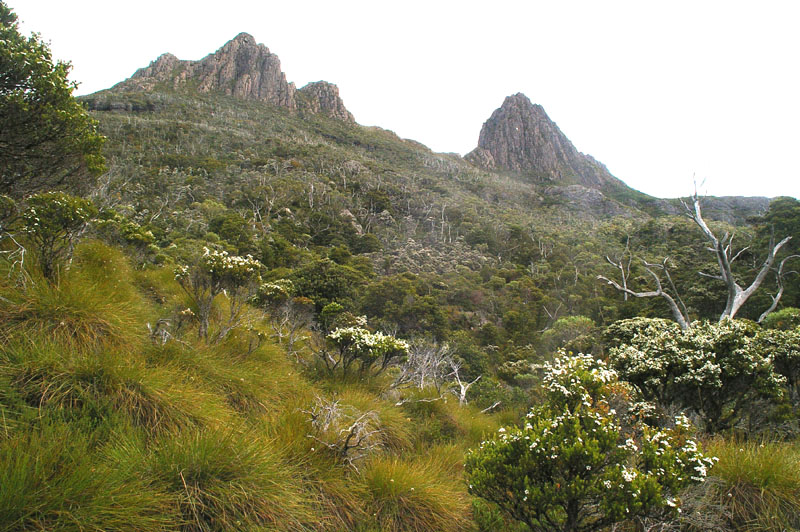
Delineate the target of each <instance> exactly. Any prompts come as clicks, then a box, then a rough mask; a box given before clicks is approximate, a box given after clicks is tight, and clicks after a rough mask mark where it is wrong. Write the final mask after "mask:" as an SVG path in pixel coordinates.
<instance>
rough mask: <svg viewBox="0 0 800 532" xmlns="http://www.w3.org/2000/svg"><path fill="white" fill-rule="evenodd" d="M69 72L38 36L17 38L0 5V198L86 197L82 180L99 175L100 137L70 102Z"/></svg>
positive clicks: (13, 17) (11, 15)
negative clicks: (67, 193)
mask: <svg viewBox="0 0 800 532" xmlns="http://www.w3.org/2000/svg"><path fill="white" fill-rule="evenodd" d="M69 69H70V65H69V63H64V62H61V61H56V62H54V61H53V58H52V54H51V53H50V48H49V47H48V46H47V44H46V43H44V42H43V41H42V40H41V38H40V37H39V36H38V35H36V34H33V35H31V36H30V37H27V38H26V37H24V36H23V35H21V34H20V33H19V27H18V23H17V16H16V15H15V14H14V12H13V11H12V10H11V9H10V8H9V7H8V6H7V5H6V3H5V2H0V72H2V76H0V193H5V194H10V195H12V196H16V197H22V196H24V195H26V194H30V193H33V192H39V191H41V190H48V189H53V188H57V187H62V186H67V187H69V188H70V189H72V190H77V191H86V190H88V188H89V187H88V185H89V182H88V180H87V177H89V176H97V175H99V174H100V173H102V171H103V170H104V158H103V156H102V154H101V152H100V149H101V147H102V145H103V141H104V137H102V136H101V135H100V134H99V133H98V132H97V122H96V121H95V120H93V119H91V118H90V117H89V115H88V114H87V112H86V110H85V109H84V108H83V106H82V105H81V104H79V103H78V102H77V101H76V100H75V99H74V98H73V97H72V91H73V90H74V89H75V88H76V87H77V84H75V83H74V82H70V81H68V80H67V74H68V73H69Z"/></svg>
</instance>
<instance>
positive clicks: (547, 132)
mask: <svg viewBox="0 0 800 532" xmlns="http://www.w3.org/2000/svg"><path fill="white" fill-rule="evenodd" d="M466 159H467V160H468V161H470V162H472V163H473V164H475V165H477V166H481V167H483V168H487V169H490V170H510V171H512V172H517V173H520V174H526V175H529V176H532V177H534V178H536V179H538V180H542V181H548V180H555V181H562V182H572V183H576V184H580V185H583V186H587V187H593V188H597V187H602V186H603V185H607V184H612V183H613V184H620V183H621V182H620V181H619V180H618V179H617V178H615V177H614V176H612V175H611V174H610V173H609V172H608V170H607V169H606V167H605V166H603V165H602V164H601V163H599V162H598V161H596V160H595V159H593V158H592V157H590V156H588V155H584V154H582V153H580V152H579V151H578V150H577V149H576V148H575V146H573V144H572V142H570V140H569V139H568V138H567V137H566V136H565V135H564V133H562V132H561V130H560V129H559V128H558V126H557V125H556V124H555V122H553V121H552V120H550V117H548V116H547V113H545V111H544V109H543V108H542V106H541V105H535V104H533V103H531V101H530V100H529V99H528V97H527V96H525V95H524V94H521V93H518V94H515V95H513V96H509V97H507V98H506V99H505V101H504V102H503V105H502V106H501V107H500V108H499V109H497V110H496V111H495V112H494V113H492V116H491V117H490V118H489V120H487V121H486V122H485V123H484V124H483V127H482V128H481V134H480V137H479V139H478V147H477V148H475V149H474V150H473V151H472V152H470V153H469V154H467V156H466Z"/></svg>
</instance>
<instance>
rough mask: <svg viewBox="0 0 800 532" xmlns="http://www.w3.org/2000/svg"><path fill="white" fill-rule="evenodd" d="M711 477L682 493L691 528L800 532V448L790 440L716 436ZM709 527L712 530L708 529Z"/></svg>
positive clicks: (710, 447)
mask: <svg viewBox="0 0 800 532" xmlns="http://www.w3.org/2000/svg"><path fill="white" fill-rule="evenodd" d="M706 452H707V454H709V455H711V456H716V457H718V458H719V462H718V463H717V465H716V466H715V467H714V468H713V469H712V470H711V473H710V477H709V478H708V480H707V481H706V482H705V483H704V484H702V485H701V486H699V487H698V488H695V489H694V490H692V491H691V492H689V493H687V494H685V495H684V500H685V502H684V504H685V505H687V506H689V507H690V508H691V509H692V510H693V511H692V512H691V514H690V515H688V516H687V518H686V521H687V522H688V524H689V528H690V529H691V530H698V531H699V530H709V529H711V528H713V529H717V530H721V531H726V530H730V531H737V532H738V531H741V532H745V531H746V532H756V531H767V530H770V531H771V530H780V531H782V530H800V448H798V445H797V444H796V443H787V442H763V443H760V442H757V441H748V442H737V441H734V440H723V439H717V440H714V441H712V442H710V443H709V444H708V445H706ZM709 527H711V528H709Z"/></svg>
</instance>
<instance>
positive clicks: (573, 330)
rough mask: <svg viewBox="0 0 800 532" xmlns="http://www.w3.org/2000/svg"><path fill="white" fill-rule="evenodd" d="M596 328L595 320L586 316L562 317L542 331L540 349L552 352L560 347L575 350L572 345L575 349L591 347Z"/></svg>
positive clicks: (544, 351)
mask: <svg viewBox="0 0 800 532" xmlns="http://www.w3.org/2000/svg"><path fill="white" fill-rule="evenodd" d="M594 328H595V324H594V322H593V321H592V320H591V319H590V318H587V317H586V316H567V317H565V318H560V319H558V320H557V321H556V322H555V323H554V324H553V326H552V327H551V328H549V329H547V330H546V331H545V332H544V333H542V337H541V339H540V340H539V349H540V350H541V351H542V352H543V353H552V352H554V351H555V350H556V349H558V348H560V347H563V348H566V349H568V350H573V349H574V348H573V347H572V346H575V347H576V348H577V349H574V350H575V351H585V350H587V349H589V348H591V343H592V342H591V339H590V336H591V333H592V331H593V330H594ZM582 344H584V345H582ZM585 344H589V345H585Z"/></svg>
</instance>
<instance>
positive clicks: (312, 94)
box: [297, 81, 355, 122]
mask: <svg viewBox="0 0 800 532" xmlns="http://www.w3.org/2000/svg"><path fill="white" fill-rule="evenodd" d="M297 96H298V98H297V102H298V107H299V108H300V109H301V110H303V111H308V112H310V113H312V114H317V113H322V114H326V115H328V116H331V117H333V118H338V119H339V120H343V121H345V122H355V119H354V118H353V115H352V114H351V113H350V111H348V110H347V108H346V107H345V106H344V102H343V101H342V99H341V98H340V97H339V87H337V86H336V85H334V84H333V83H328V82H327V81H315V82H313V83H309V84H308V85H306V86H305V87H303V88H302V89H300V90H299V91H297Z"/></svg>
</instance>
